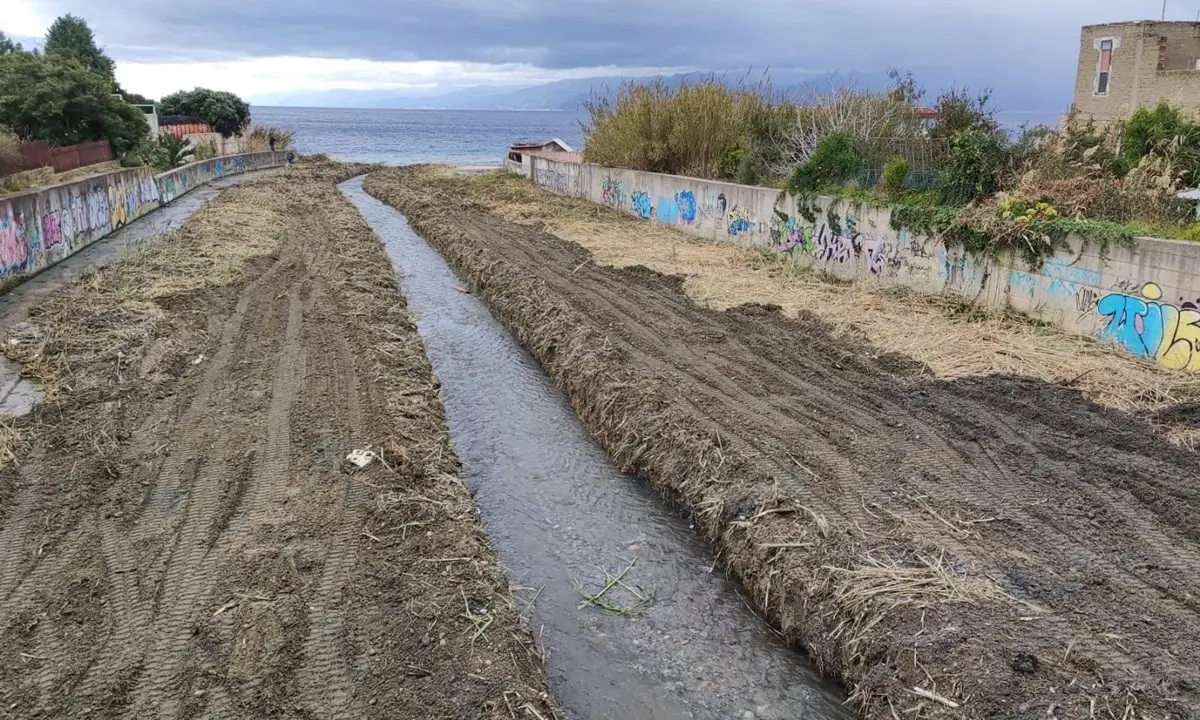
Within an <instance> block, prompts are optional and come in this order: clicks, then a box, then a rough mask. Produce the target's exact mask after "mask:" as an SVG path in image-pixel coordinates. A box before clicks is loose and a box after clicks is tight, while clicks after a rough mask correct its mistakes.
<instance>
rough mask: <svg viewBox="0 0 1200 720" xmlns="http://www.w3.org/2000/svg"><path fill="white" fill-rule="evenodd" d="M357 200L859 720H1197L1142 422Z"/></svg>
mask: <svg viewBox="0 0 1200 720" xmlns="http://www.w3.org/2000/svg"><path fill="white" fill-rule="evenodd" d="M365 188H366V190H367V191H368V192H370V193H371V194H373V195H375V196H376V197H378V198H380V199H381V200H383V201H385V202H387V203H389V204H391V205H393V206H394V207H396V208H398V209H400V210H401V211H403V212H404V213H405V215H406V216H407V218H408V220H409V222H411V223H412V226H413V228H414V229H415V230H416V231H417V232H418V233H420V234H421V236H422V237H423V238H425V239H426V240H427V241H429V242H430V243H431V244H432V245H433V246H434V247H436V248H437V249H438V250H439V251H440V252H441V253H442V254H443V255H444V256H445V257H446V258H447V260H448V261H449V262H450V264H451V266H452V267H453V268H454V269H455V270H456V271H457V272H458V273H459V274H460V275H461V276H462V277H464V278H466V279H467V280H468V281H469V289H470V291H471V292H473V293H475V294H477V295H478V296H480V297H481V298H483V299H484V300H485V301H486V302H487V303H488V305H489V307H490V308H491V310H492V311H493V313H494V314H495V315H496V317H497V318H499V319H500V320H501V321H502V322H503V323H504V324H505V325H506V326H507V327H508V328H509V329H510V330H511V331H512V332H513V333H514V334H515V335H516V336H517V337H518V338H519V339H520V341H521V343H522V344H523V345H524V346H525V347H527V348H528V349H529V350H530V352H531V353H532V354H533V356H534V357H535V358H536V359H537V360H538V362H539V363H540V364H541V365H542V367H543V368H544V369H545V370H546V372H547V373H548V374H549V376H550V377H551V378H552V380H553V381H554V383H555V384H556V385H557V386H558V387H559V388H561V389H562V390H563V391H564V392H565V394H566V395H567V397H568V398H569V399H570V401H571V404H572V407H573V409H574V410H575V412H576V413H577V415H578V416H579V417H580V418H581V419H582V420H583V421H584V423H585V424H586V425H587V427H588V428H589V429H590V430H591V431H592V432H593V433H594V435H595V437H596V438H597V439H598V441H599V442H600V444H601V445H602V446H603V447H604V448H605V449H606V450H607V451H608V453H609V455H610V456H611V457H612V458H613V459H614V460H616V461H617V463H618V464H619V466H620V467H621V468H622V470H624V471H626V472H629V473H633V474H636V475H639V476H641V477H645V478H648V479H649V480H650V481H651V482H652V483H653V484H654V485H655V487H657V488H658V489H659V490H660V491H661V492H662V493H663V494H664V495H666V496H667V497H669V498H671V499H673V500H676V501H677V502H678V503H679V504H680V505H681V506H682V507H683V508H685V509H686V510H687V511H689V512H690V513H691V516H692V518H693V519H694V522H695V525H696V528H697V530H698V531H699V532H700V533H701V534H702V536H703V537H705V538H706V539H707V540H708V541H709V542H710V543H711V544H712V546H713V547H714V548H715V549H716V550H717V551H718V553H719V557H720V560H721V562H722V563H723V564H724V565H725V567H726V568H728V569H729V570H730V571H731V572H732V573H733V574H734V575H735V576H736V577H737V578H739V579H740V580H741V581H742V582H743V583H744V585H745V587H746V588H747V589H748V590H749V593H750V594H751V596H752V597H753V600H754V604H755V606H756V607H757V608H758V610H759V611H760V612H761V613H762V614H763V616H764V617H766V618H767V619H768V620H769V621H770V622H771V623H772V625H773V626H774V627H776V628H778V629H779V630H780V631H781V632H782V633H783V634H784V636H785V637H786V638H787V640H788V641H790V642H792V643H794V644H795V645H797V646H799V647H803V648H804V649H806V650H807V651H808V652H809V653H810V654H811V656H812V657H813V658H814V660H815V661H816V663H817V665H818V667H819V668H820V669H821V670H822V672H824V673H825V674H827V675H829V676H831V677H837V678H840V679H842V680H843V681H844V682H845V683H846V685H847V689H848V692H849V694H850V701H851V704H852V705H853V706H854V707H855V708H856V709H857V711H858V712H859V713H860V714H861V715H862V716H863V717H868V718H899V717H973V718H985V717H987V718H1033V717H1062V718H1067V717H1072V718H1074V717H1103V718H1131V717H1147V718H1165V717H1175V718H1185V717H1195V716H1196V713H1197V708H1200V669H1198V668H1200V620H1198V619H1197V618H1198V615H1197V610H1198V609H1200V608H1198V607H1197V605H1198V603H1200V600H1198V598H1200V529H1198V528H1200V481H1198V480H1197V473H1196V471H1195V468H1196V460H1195V455H1194V454H1192V453H1189V452H1187V451H1184V450H1181V449H1178V448H1176V447H1174V446H1171V445H1170V444H1169V443H1167V442H1166V441H1165V440H1163V439H1162V438H1160V437H1158V436H1157V434H1156V431H1155V430H1154V428H1153V427H1152V426H1151V425H1150V424H1149V423H1148V422H1146V421H1144V420H1142V419H1138V418H1134V417H1130V416H1128V415H1124V414H1122V413H1120V412H1117V411H1114V410H1111V409H1106V408H1103V407H1100V406H1098V405H1095V404H1093V403H1091V402H1088V401H1086V400H1084V399H1083V398H1082V397H1081V396H1080V395H1079V394H1078V393H1077V392H1075V391H1074V390H1071V389H1069V388H1065V387H1062V386H1057V385H1052V384H1049V383H1046V382H1043V381H1038V380H1031V379H1029V378H1024V377H1020V376H988V377H973V378H965V379H961V380H956V381H936V380H931V379H929V378H928V377H927V376H924V375H923V374H921V373H918V372H916V370H917V368H915V367H914V364H913V363H911V362H907V361H905V360H904V359H903V358H898V357H895V356H890V355H885V354H882V353H879V352H878V351H876V350H875V349H874V348H872V346H870V344H869V343H867V342H865V341H860V340H856V339H855V338H853V337H844V336H843V337H833V336H831V335H830V333H829V332H828V328H827V326H825V325H824V324H823V323H822V322H820V321H819V320H817V319H816V318H815V317H811V316H806V315H804V314H803V313H802V314H801V316H800V317H799V318H798V319H796V320H791V319H787V318H785V317H783V316H782V315H781V314H780V313H779V312H778V311H777V309H776V308H773V307H764V306H742V307H738V308H733V309H731V310H728V311H725V312H714V311H710V310H706V309H703V308H700V307H697V306H696V305H695V304H694V303H692V302H691V301H690V300H688V299H687V297H686V296H685V295H684V294H683V293H682V292H681V290H680V284H681V280H680V279H679V278H672V277H666V276H662V275H659V274H657V273H654V272H651V271H648V270H645V269H644V268H629V269H626V270H615V269H611V268H605V267H601V266H598V265H597V264H596V263H594V262H592V260H591V257H590V255H589V253H587V252H586V251H584V250H583V249H581V248H580V247H578V246H577V245H574V244H572V243H568V242H564V241H562V240H561V239H559V238H557V237H555V236H553V235H549V234H546V233H544V232H540V231H538V230H536V229H533V228H529V227H523V226H519V225H514V224H511V223H508V222H505V221H503V220H501V219H499V218H497V217H495V216H493V215H491V214H489V213H488V212H487V211H486V210H484V209H483V208H481V207H479V206H473V205H471V204H470V203H469V202H466V201H464V200H463V199H462V198H460V197H455V196H451V195H447V194H443V193H439V192H436V191H433V190H431V189H430V188H429V187H427V186H425V185H424V184H423V183H421V182H420V180H419V176H418V174H417V173H416V172H414V171H412V170H406V169H401V170H389V171H383V172H378V173H373V174H372V175H370V176H369V177H368V178H367V181H366V183H365Z"/></svg>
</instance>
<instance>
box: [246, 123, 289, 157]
mask: <svg viewBox="0 0 1200 720" xmlns="http://www.w3.org/2000/svg"><path fill="white" fill-rule="evenodd" d="M272 135H274V136H275V149H276V150H290V149H291V147H292V141H293V140H295V139H296V131H295V130H289V129H288V128H285V127H280V126H278V125H262V124H259V123H255V124H254V125H251V126H250V127H249V129H247V130H246V132H245V133H243V134H242V140H243V141H244V143H245V151H246V152H267V151H268V150H270V149H271V142H270V141H271V136H272Z"/></svg>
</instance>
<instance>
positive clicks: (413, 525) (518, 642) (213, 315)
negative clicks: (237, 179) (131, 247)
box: [0, 163, 555, 718]
mask: <svg viewBox="0 0 1200 720" xmlns="http://www.w3.org/2000/svg"><path fill="white" fill-rule="evenodd" d="M356 171H357V169H356V168H353V167H349V166H341V165H337V164H330V163H313V164H307V165H298V166H297V167H295V168H293V169H291V170H289V171H288V172H287V173H286V174H284V175H281V176H278V177H272V178H263V179H260V180H252V181H248V182H246V183H245V184H243V185H242V186H240V187H238V188H234V189H230V190H227V191H226V192H225V193H224V194H223V195H222V196H221V197H219V198H217V199H216V200H214V201H213V202H212V203H211V204H210V205H209V206H207V207H206V208H205V209H204V210H202V211H201V212H200V213H198V214H197V215H196V216H195V217H194V218H192V219H191V220H189V221H188V223H187V224H186V225H185V226H184V227H183V229H182V230H181V231H180V232H178V233H174V234H172V235H169V236H166V237H165V238H164V239H160V240H157V241H154V242H153V243H151V244H150V246H149V247H148V249H147V250H146V251H145V252H143V253H140V254H138V255H135V256H134V257H133V258H131V259H128V260H125V261H123V262H121V263H118V264H116V265H114V266H112V267H109V268H106V269H104V270H101V271H99V272H97V273H95V274H93V275H91V276H88V277H85V278H84V279H83V280H81V281H80V283H79V284H77V285H76V286H75V287H74V288H73V290H72V291H70V292H69V293H68V294H67V295H65V296H63V297H59V298H56V299H54V300H52V301H50V303H49V304H48V305H47V306H46V307H44V308H43V309H42V311H41V312H35V313H34V315H33V317H32V328H26V329H25V330H24V331H23V332H20V333H17V334H14V335H13V336H12V338H11V342H15V343H16V344H15V345H9V346H8V348H7V349H8V352H9V353H10V354H12V355H14V356H15V357H16V358H17V359H19V360H21V361H22V362H24V364H25V367H26V372H28V373H30V374H32V375H34V376H36V377H38V378H39V379H40V380H41V382H43V383H44V384H45V385H47V387H48V388H49V390H50V399H49V400H48V401H47V402H46V403H45V404H44V405H43V406H41V407H40V408H38V409H37V410H35V412H34V414H33V416H31V417H30V418H29V419H27V420H26V421H23V422H22V423H21V424H20V425H18V427H17V430H18V432H19V433H20V436H21V440H20V441H19V443H18V444H17V446H16V448H15V453H14V454H15V461H13V462H11V463H9V464H8V465H7V467H5V468H4V470H3V471H2V472H0V716H3V717H12V718H77V717H89V718H96V717H104V718H118V717H125V718H151V717H161V718H192V717H212V718H248V717H262V718H289V717H290V718H367V717H373V718H401V717H403V718H459V717H497V718H549V717H554V716H555V710H554V709H553V708H552V707H551V706H550V705H548V703H549V702H550V701H549V700H548V698H547V697H546V696H545V693H544V691H545V684H544V677H543V672H542V668H541V660H540V655H539V652H538V650H537V648H536V647H535V645H534V643H533V642H532V641H531V638H530V636H529V635H528V633H527V632H525V630H524V629H523V627H522V624H521V621H520V618H519V615H518V614H517V612H516V610H515V608H514V606H513V603H512V599H511V595H510V593H509V588H508V584H507V579H506V577H505V574H504V572H503V570H502V568H501V567H500V565H499V563H498V561H497V559H496V557H495V554H494V552H493V551H492V549H491V547H490V545H489V543H488V541H487V539H486V536H485V535H484V534H483V532H482V529H481V527H480V524H479V522H478V520H477V518H476V515H475V509H474V505H473V503H472V501H471V498H470V496H469V494H468V492H467V491H466V489H465V488H464V486H463V485H462V483H461V481H460V480H459V479H458V476H457V461H456V459H455V457H454V454H453V452H452V450H451V448H450V445H449V440H448V435H447V431H446V429H445V425H444V421H443V416H442V409H441V405H440V402H439V400H438V398H437V393H436V388H437V383H436V380H435V379H434V378H433V375H432V373H431V371H430V368H429V365H428V362H427V360H426V358H425V355H424V351H423V348H422V346H421V343H420V341H419V339H418V337H417V334H416V332H415V329H414V327H413V326H412V324H411V322H410V319H409V317H408V314H407V312H406V310H405V307H404V302H403V298H402V296H401V295H400V294H399V292H398V291H397V288H396V285H395V282H394V279H393V276H392V273H391V269H390V266H389V264H388V261H387V259H386V256H385V255H384V254H383V250H382V248H381V246H380V244H379V242H378V239H377V238H375V237H374V235H373V234H372V233H371V232H370V231H369V229H368V228H367V227H366V226H365V225H364V224H363V223H362V221H361V220H360V219H359V217H358V215H357V214H356V213H355V212H354V210H353V209H352V208H351V207H350V206H349V205H348V204H347V203H346V202H345V201H344V200H343V199H342V197H341V195H340V194H339V193H338V192H337V190H336V188H335V182H337V181H339V180H342V179H345V178H346V177H349V176H350V175H351V174H353V173H355V172H356ZM355 449H371V450H372V451H373V452H375V453H376V455H377V459H376V460H375V461H374V462H372V463H371V464H369V465H367V466H366V467H365V468H363V469H361V470H358V469H355V468H354V467H353V466H351V465H350V464H348V463H347V462H346V460H345V458H346V456H347V454H348V453H349V452H350V451H352V450H355Z"/></svg>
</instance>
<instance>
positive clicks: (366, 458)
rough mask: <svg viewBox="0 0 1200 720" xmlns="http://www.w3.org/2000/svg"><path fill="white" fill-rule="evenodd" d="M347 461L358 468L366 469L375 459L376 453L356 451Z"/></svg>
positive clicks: (347, 457)
mask: <svg viewBox="0 0 1200 720" xmlns="http://www.w3.org/2000/svg"><path fill="white" fill-rule="evenodd" d="M346 459H347V460H349V461H350V462H351V463H353V464H354V466H355V467H357V468H365V467H366V466H368V465H370V464H371V461H372V460H374V459H375V453H373V452H371V451H370V450H354V451H352V452H351V453H350V454H349V455H347V456H346Z"/></svg>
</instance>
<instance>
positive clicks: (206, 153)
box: [192, 140, 220, 160]
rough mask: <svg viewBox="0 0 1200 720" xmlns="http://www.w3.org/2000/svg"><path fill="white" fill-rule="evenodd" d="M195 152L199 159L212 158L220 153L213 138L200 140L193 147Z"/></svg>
mask: <svg viewBox="0 0 1200 720" xmlns="http://www.w3.org/2000/svg"><path fill="white" fill-rule="evenodd" d="M192 152H193V154H194V155H195V157H196V159H197V160H211V159H212V158H215V157H216V156H217V155H220V153H219V152H218V151H217V144H216V143H214V142H213V141H212V140H199V141H197V142H196V145H195V147H194V148H193V151H192Z"/></svg>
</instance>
